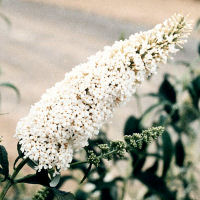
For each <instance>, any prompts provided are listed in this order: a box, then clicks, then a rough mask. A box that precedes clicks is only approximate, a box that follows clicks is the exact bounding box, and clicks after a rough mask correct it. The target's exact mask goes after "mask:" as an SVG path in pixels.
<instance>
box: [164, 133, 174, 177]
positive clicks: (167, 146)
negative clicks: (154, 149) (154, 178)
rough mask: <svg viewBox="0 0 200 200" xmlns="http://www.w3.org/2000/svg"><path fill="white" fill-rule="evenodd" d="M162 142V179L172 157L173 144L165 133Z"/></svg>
mask: <svg viewBox="0 0 200 200" xmlns="http://www.w3.org/2000/svg"><path fill="white" fill-rule="evenodd" d="M162 141H163V145H162V146H163V171H162V177H165V176H166V174H167V171H168V169H169V167H170V163H171V160H172V157H173V144H172V141H171V137H170V134H169V133H168V132H167V131H165V132H164V133H163V134H162Z"/></svg>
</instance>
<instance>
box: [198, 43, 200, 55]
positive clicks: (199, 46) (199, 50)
mask: <svg viewBox="0 0 200 200" xmlns="http://www.w3.org/2000/svg"><path fill="white" fill-rule="evenodd" d="M198 54H199V56H200V43H199V44H198Z"/></svg>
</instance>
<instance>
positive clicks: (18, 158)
mask: <svg viewBox="0 0 200 200" xmlns="http://www.w3.org/2000/svg"><path fill="white" fill-rule="evenodd" d="M20 159H21V157H20V156H17V158H16V159H15V162H14V164H13V169H16V164H17V162H18V161H19V160H20Z"/></svg>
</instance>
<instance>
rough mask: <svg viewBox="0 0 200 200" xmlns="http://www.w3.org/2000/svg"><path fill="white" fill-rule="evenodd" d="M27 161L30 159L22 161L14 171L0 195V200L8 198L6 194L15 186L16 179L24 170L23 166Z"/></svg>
mask: <svg viewBox="0 0 200 200" xmlns="http://www.w3.org/2000/svg"><path fill="white" fill-rule="evenodd" d="M27 161H28V158H27V159H24V160H22V162H20V163H19V165H18V166H17V168H16V169H15V170H14V172H13V174H12V176H11V177H10V178H9V179H8V181H7V183H6V185H5V186H4V188H3V190H2V192H1V194H0V200H3V199H4V197H5V196H6V193H7V192H8V190H9V189H10V187H11V186H12V185H13V184H14V179H15V177H16V176H17V174H18V173H19V172H20V170H21V169H22V168H23V166H24V165H25V164H26V163H27Z"/></svg>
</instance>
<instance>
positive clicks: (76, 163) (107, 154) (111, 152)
mask: <svg viewBox="0 0 200 200" xmlns="http://www.w3.org/2000/svg"><path fill="white" fill-rule="evenodd" d="M115 152H117V149H115V150H113V151H110V152H108V153H105V154H101V155H99V156H98V158H99V159H101V158H103V157H105V156H109V155H110V154H113V153H115ZM85 163H89V162H88V160H86V161H78V162H74V163H71V164H70V166H75V165H80V164H85ZM0 200H1V199H0Z"/></svg>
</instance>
